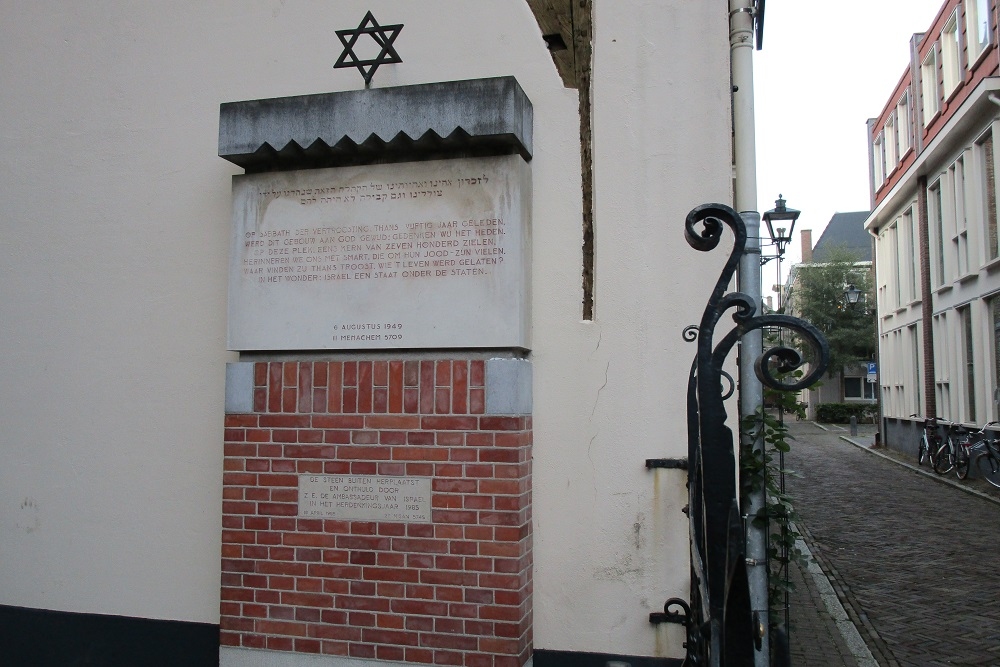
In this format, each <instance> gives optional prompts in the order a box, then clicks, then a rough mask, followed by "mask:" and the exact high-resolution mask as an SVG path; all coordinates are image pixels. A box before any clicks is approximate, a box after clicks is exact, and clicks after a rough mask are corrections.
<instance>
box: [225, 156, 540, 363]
mask: <svg viewBox="0 0 1000 667" xmlns="http://www.w3.org/2000/svg"><path fill="white" fill-rule="evenodd" d="M529 188H530V183H529V168H528V166H527V165H526V164H525V163H524V162H523V161H522V160H521V159H520V158H519V157H516V156H510V157H497V158H477V159H462V160H442V161H433V162H421V163H406V164H393V165H375V166H365V167H347V168H338V169H323V170H312V171H299V172H281V173H269V174H254V175H247V176H236V177H234V185H233V192H234V206H233V209H234V212H233V216H234V220H233V230H234V236H233V245H232V261H231V266H230V299H229V347H230V349H237V350H249V349H337V348H345V349H352V348H393V347H401V348H420V347H527V346H528V340H527V316H528V313H527V305H528V299H527V288H528V285H527V269H528V261H529V256H528V255H529V250H530V247H529V243H528V241H529V233H528V213H527V206H528V202H529V194H530V190H529Z"/></svg>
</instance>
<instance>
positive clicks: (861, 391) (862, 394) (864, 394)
mask: <svg viewBox="0 0 1000 667" xmlns="http://www.w3.org/2000/svg"><path fill="white" fill-rule="evenodd" d="M844 398H845V399H855V400H861V399H866V400H875V383H874V382H869V381H868V380H867V378H844Z"/></svg>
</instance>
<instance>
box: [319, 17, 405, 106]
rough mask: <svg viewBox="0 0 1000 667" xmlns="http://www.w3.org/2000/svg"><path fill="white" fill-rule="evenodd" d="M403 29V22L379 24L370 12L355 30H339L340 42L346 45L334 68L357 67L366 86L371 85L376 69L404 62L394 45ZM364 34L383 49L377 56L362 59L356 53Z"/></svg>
mask: <svg viewBox="0 0 1000 667" xmlns="http://www.w3.org/2000/svg"><path fill="white" fill-rule="evenodd" d="M402 29H403V24H402V23H398V24H396V25H379V24H378V21H376V20H375V17H374V16H373V15H372V13H371V12H368V13H367V14H365V18H364V19H363V20H362V21H361V24H360V25H359V26H358V27H357V28H355V29H354V30H337V31H336V32H337V37H339V38H340V42H341V43H342V44H343V45H344V52H343V53H341V54H340V58H338V59H337V63H336V64H335V65H334V66H333V67H334V69H337V68H341V67H357V68H358V71H359V72H361V76H363V77H364V79H365V88H368V87H370V86H371V83H372V77H373V76H375V70H377V69H378V68H379V66H380V65H388V64H393V63H401V62H403V59H402V58H400V57H399V54H398V53H396V49H395V48H393V46H392V43H393V41H395V39H396V37H397V36H398V35H399V32H400V30H402ZM362 35H370V36H371V38H372V39H374V40H375V43H376V44H378V46H379V47H381V49H382V50H381V51H380V52H379V54H378V55H377V56H375V57H374V58H372V59H370V60H361V59H360V58H358V56H357V55H356V54H355V53H354V45H355V44H357V42H358V39H360V38H361V36H362Z"/></svg>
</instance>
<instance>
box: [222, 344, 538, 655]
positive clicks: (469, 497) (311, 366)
mask: <svg viewBox="0 0 1000 667" xmlns="http://www.w3.org/2000/svg"><path fill="white" fill-rule="evenodd" d="M486 379H487V378H486V370H485V363H484V362H483V361H482V360H470V359H437V360H390V361H385V360H362V361H348V362H339V361H297V362H293V361H286V362H260V363H257V364H256V366H255V368H254V382H255V387H254V406H255V410H256V412H255V413H253V414H229V415H227V416H226V424H225V438H226V440H225V450H224V454H225V461H224V473H223V484H224V487H223V531H222V542H223V546H222V595H221V598H222V603H221V630H222V633H221V634H222V644H223V645H225V646H242V647H246V648H266V649H273V650H281V651H296V652H303V653H319V654H328V655H340V656H350V657H356V658H373V659H380V660H388V661H408V662H417V663H428V664H441V665H464V666H467V667H480V666H488V667H521V666H522V665H523V664H524V662H525V661H526V660H527V658H528V656H529V655H530V652H531V644H532V637H531V590H532V581H531V564H532V558H531V442H532V438H531V417H530V416H526V415H486V414H484V412H485V390H486ZM306 473H323V474H357V475H376V474H378V475H393V476H405V475H409V476H420V477H430V478H432V482H431V514H432V523H429V524H419V523H398V522H374V521H339V520H332V519H318V518H300V517H298V516H297V514H298V504H297V503H298V475H300V474H306Z"/></svg>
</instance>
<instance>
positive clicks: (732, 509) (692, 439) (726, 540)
mask: <svg viewBox="0 0 1000 667" xmlns="http://www.w3.org/2000/svg"><path fill="white" fill-rule="evenodd" d="M726 227H728V228H729V229H730V230H731V231H732V233H733V235H734V237H735V239H734V243H733V249H732V251H731V253H730V255H729V259H728V261H727V262H726V264H725V266H724V267H723V270H722V273H721V274H720V276H719V279H718V281H717V282H716V284H715V288H714V289H713V290H712V294H711V296H710V297H709V300H708V303H707V305H706V306H705V310H704V313H703V314H702V318H701V322H700V323H699V324H698V325H697V326H693V325H692V326H690V327H687V328H685V329H684V331H683V338H684V340H686V341H689V342H691V341H695V342H697V345H698V352H697V355H696V357H695V360H694V363H693V364H692V368H691V375H690V378H689V381H688V394H687V408H688V413H687V419H688V493H689V504H688V517H689V522H690V539H691V591H690V595H691V600H690V605H689V608H690V611H687V610H685V611H686V613H685V614H655V615H651V617H650V620H651V621H652V622H664V621H665V622H682V623H684V625H686V626H687V643H686V646H687V657H686V660H685V665H688V666H690V667H694V666H701V665H706V666H710V667H727V666H728V667H735V666H737V665H739V666H741V667H742V666H743V665H751V664H753V652H754V650H755V646H759V640H760V631H761V629H760V628H759V627H757V621H756V619H755V618H754V615H753V613H752V611H751V603H750V591H749V586H748V583H747V563H746V540H745V528H744V522H743V516H742V513H741V511H740V506H739V490H738V488H737V482H736V480H737V471H738V467H737V460H736V451H735V447H734V437H733V433H732V430H731V429H730V428H729V427H728V426H726V419H727V413H726V409H725V400H726V399H727V398H729V396H730V395H732V393H733V391H732V384H733V382H732V377H730V376H729V375H728V374H727V373H726V372H725V371H724V370H723V368H722V366H723V364H724V363H725V360H726V358H727V357H728V355H729V353H730V352H731V351H732V349H733V347H734V346H735V345H736V343H737V342H739V340H740V339H741V338H742V337H743V336H744V335H746V334H747V333H748V332H750V331H754V330H757V329H765V328H768V329H787V330H792V331H794V332H795V333H796V334H797V336H798V340H799V341H802V342H804V343H806V344H808V345H810V346H811V347H812V348H813V350H814V351H815V355H814V358H813V359H812V360H811V361H810V363H809V365H808V369H807V370H806V371H805V372H804V373H803V374H802V377H800V378H797V377H794V375H795V373H794V371H797V370H798V369H800V368H802V367H803V357H802V355H800V354H799V352H798V351H796V350H794V349H792V348H789V347H785V346H783V345H782V346H778V347H773V348H771V349H768V350H767V351H765V352H763V353H762V354H761V355H760V356H759V357H758V358H757V359H756V360H755V362H754V371H755V374H756V375H757V377H758V378H759V379H760V381H761V382H762V383H763V384H764V385H766V386H768V387H771V388H773V389H779V390H789V391H796V390H799V389H804V388H806V387H809V386H811V385H812V384H814V383H815V382H816V380H818V379H819V378H820V377H821V376H822V375H823V373H824V372H826V368H827V366H828V365H829V360H830V350H829V346H828V345H827V342H826V339H825V338H824V337H823V334H821V333H820V332H819V330H818V329H816V328H815V327H814V326H812V325H811V324H809V323H808V322H805V321H803V320H801V319H799V318H796V317H791V316H788V315H782V314H758V313H757V305H756V303H755V302H754V300H753V299H752V298H751V297H750V296H748V295H746V294H743V293H741V292H729V293H727V292H726V290H727V289H728V286H729V285H730V283H731V281H732V278H733V276H734V275H735V273H736V269H737V267H738V266H739V262H740V258H741V257H742V256H743V254H744V253H745V251H746V243H747V232H746V226H745V225H744V223H743V220H742V218H741V217H740V216H739V214H738V213H737V212H736V211H734V210H733V209H732V208H730V207H729V206H726V205H724V204H703V205H701V206H698V207H696V208H695V209H693V210H692V211H691V212H690V213H689V214H688V216H687V219H686V220H685V224H684V236H685V239H686V240H687V242H688V244H689V245H690V246H691V247H692V248H694V249H695V250H699V251H702V252H708V251H711V250H714V249H715V248H717V247H718V246H719V243H720V241H721V240H722V237H723V234H724V232H725V229H726ZM727 311H732V318H733V321H734V323H735V326H733V327H732V329H730V330H729V331H728V332H726V334H725V335H724V336H722V338H721V339H720V340H719V341H718V342H717V343H716V342H715V332H716V327H717V325H718V324H719V322H720V321H721V319H722V317H723V315H724V314H725V313H726V312H727ZM723 378H725V379H726V380H727V382H728V384H729V387H727V388H726V391H723ZM670 602H673V600H672V601H670ZM668 604H669V602H668ZM665 611H666V610H665ZM654 616H655V618H654ZM678 618H683V620H682V621H678V620H677V619H678Z"/></svg>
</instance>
